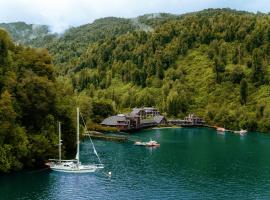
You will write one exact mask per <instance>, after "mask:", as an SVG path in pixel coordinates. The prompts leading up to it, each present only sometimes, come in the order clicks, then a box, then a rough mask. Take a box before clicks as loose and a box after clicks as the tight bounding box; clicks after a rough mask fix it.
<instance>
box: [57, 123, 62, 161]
mask: <svg viewBox="0 0 270 200" xmlns="http://www.w3.org/2000/svg"><path fill="white" fill-rule="evenodd" d="M58 133H59V144H58V145H59V148H58V149H59V162H61V146H62V141H61V122H59V124H58Z"/></svg>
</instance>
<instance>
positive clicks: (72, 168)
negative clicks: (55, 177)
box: [49, 162, 103, 173]
mask: <svg viewBox="0 0 270 200" xmlns="http://www.w3.org/2000/svg"><path fill="white" fill-rule="evenodd" d="M49 166H50V169H51V170H53V171H57V172H66V173H90V172H95V171H96V170H97V169H102V168H103V165H82V164H77V163H72V162H68V163H65V162H63V163H61V164H59V163H50V165H49Z"/></svg>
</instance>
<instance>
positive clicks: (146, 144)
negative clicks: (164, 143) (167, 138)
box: [134, 139, 160, 147]
mask: <svg viewBox="0 0 270 200" xmlns="http://www.w3.org/2000/svg"><path fill="white" fill-rule="evenodd" d="M134 145H136V146H146V147H159V146H160V144H159V143H158V142H157V141H155V140H151V139H150V141H149V142H140V141H137V142H135V143H134Z"/></svg>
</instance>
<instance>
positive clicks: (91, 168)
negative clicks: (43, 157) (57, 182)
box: [48, 108, 104, 173]
mask: <svg viewBox="0 0 270 200" xmlns="http://www.w3.org/2000/svg"><path fill="white" fill-rule="evenodd" d="M79 123H80V111H79V108H77V153H76V158H75V159H73V160H62V159H61V146H62V140H61V124H60V123H59V144H58V145H59V159H50V160H49V161H50V162H49V163H48V165H49V167H50V169H51V170H53V171H58V172H69V173H89V172H95V171H96V170H97V169H102V168H104V166H103V164H102V163H101V161H100V159H99V156H98V154H97V151H96V149H95V146H94V144H93V142H92V140H91V138H90V141H91V143H92V145H93V149H94V153H95V154H96V156H97V158H98V160H99V162H100V164H91V165H84V164H82V163H81V162H80V128H79Z"/></svg>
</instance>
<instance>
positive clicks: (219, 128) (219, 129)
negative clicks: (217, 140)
mask: <svg viewBox="0 0 270 200" xmlns="http://www.w3.org/2000/svg"><path fill="white" fill-rule="evenodd" d="M216 130H217V131H218V132H225V131H226V129H225V128H222V127H217V128H216Z"/></svg>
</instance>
